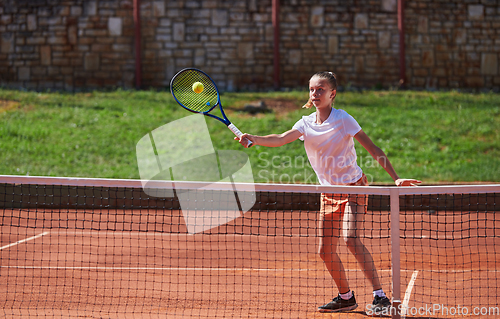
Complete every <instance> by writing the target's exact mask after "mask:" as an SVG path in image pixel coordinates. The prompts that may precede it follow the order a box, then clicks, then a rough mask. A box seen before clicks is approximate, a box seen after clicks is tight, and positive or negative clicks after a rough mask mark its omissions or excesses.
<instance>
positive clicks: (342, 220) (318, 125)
mask: <svg viewBox="0 0 500 319" xmlns="http://www.w3.org/2000/svg"><path fill="white" fill-rule="evenodd" d="M336 95H337V79H336V77H335V74H333V73H332V72H318V73H316V74H314V75H313V76H312V77H311V79H310V80H309V101H308V102H307V104H306V105H305V106H304V107H307V108H310V107H311V106H314V107H315V108H316V112H314V113H312V114H311V115H309V116H303V117H302V119H300V120H299V121H298V122H297V123H295V125H294V126H293V128H292V129H291V130H289V131H286V132H284V133H283V134H279V135H278V134H271V135H266V136H257V135H251V134H243V135H242V136H241V138H240V139H239V142H240V143H241V144H242V145H244V146H245V145H246V141H245V140H246V139H249V140H250V141H252V142H253V144H254V145H262V146H268V147H277V146H282V145H284V144H287V143H290V142H293V141H295V140H296V139H299V138H300V139H301V140H303V141H304V147H305V149H306V153H307V157H308V159H309V161H310V163H311V166H312V167H313V169H314V171H315V173H316V175H317V176H318V180H319V182H320V184H321V185H356V186H367V185H368V183H367V178H366V176H365V174H364V173H363V172H362V170H361V168H360V167H359V166H358V165H357V163H356V151H355V149H354V141H353V137H354V138H355V139H356V140H357V141H358V142H359V143H360V144H361V145H362V146H363V147H364V148H365V149H366V150H367V151H368V152H369V153H370V155H371V156H373V158H375V160H377V162H378V163H379V164H380V165H381V166H382V167H383V168H384V169H385V170H386V171H387V173H389V175H390V176H391V177H392V179H393V180H394V181H395V183H396V185H397V186H415V184H417V183H420V181H418V180H414V179H400V178H399V176H398V175H397V174H396V172H395V170H394V168H393V167H392V165H391V163H390V162H389V160H388V159H387V156H386V155H385V153H384V152H383V151H382V150H381V149H380V148H379V147H377V146H376V145H375V144H374V143H373V142H372V140H371V139H370V138H369V137H368V136H367V135H366V133H365V132H363V130H362V129H361V127H360V126H359V124H358V123H357V122H356V120H354V118H353V117H352V116H350V115H349V114H347V113H346V112H345V111H343V110H338V109H335V108H333V106H332V105H333V102H334V100H335V96H336ZM235 139H237V140H238V138H235ZM366 207H367V196H356V195H332V194H321V213H320V222H319V238H320V241H319V254H320V256H321V259H322V260H323V261H324V263H325V265H326V268H327V269H328V271H329V272H330V275H331V276H332V278H333V279H334V281H335V283H336V285H337V287H338V290H339V295H338V296H337V297H336V298H334V299H333V300H332V301H331V302H329V303H327V304H326V305H324V306H321V307H319V308H318V310H319V311H320V312H338V311H348V310H353V309H355V308H356V307H357V303H356V299H355V297H354V293H353V292H352V291H351V290H350V288H349V283H348V282H347V277H346V273H345V270H344V267H343V265H342V262H341V260H340V258H339V256H338V254H337V244H338V239H339V238H340V236H341V232H342V237H343V239H344V241H345V243H346V245H347V247H348V249H349V251H350V252H351V253H352V254H353V255H354V256H355V258H356V260H357V261H358V263H359V264H360V266H361V268H362V270H363V273H364V274H365V276H366V278H367V279H368V280H369V281H370V283H371V285H372V286H373V296H374V300H373V304H372V305H371V311H373V312H381V311H382V310H383V309H384V308H386V307H388V306H390V304H391V303H390V301H389V299H388V298H387V297H386V295H385V294H384V292H383V290H382V286H381V285H380V281H379V278H378V275H377V271H376V269H375V265H374V263H373V259H372V256H371V254H370V252H369V251H368V250H367V249H366V247H365V246H364V245H363V243H362V242H361V240H360V239H359V236H358V234H357V230H358V229H359V228H360V227H358V223H361V222H362V221H363V218H364V214H365V213H366Z"/></svg>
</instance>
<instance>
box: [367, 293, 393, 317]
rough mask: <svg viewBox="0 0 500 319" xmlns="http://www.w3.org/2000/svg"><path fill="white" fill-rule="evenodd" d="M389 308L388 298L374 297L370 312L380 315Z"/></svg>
mask: <svg viewBox="0 0 500 319" xmlns="http://www.w3.org/2000/svg"><path fill="white" fill-rule="evenodd" d="M390 306H391V301H390V300H389V298H387V297H379V296H375V298H374V299H373V303H372V309H371V310H372V311H373V312H374V313H381V312H383V311H384V310H385V309H386V308H388V307H390Z"/></svg>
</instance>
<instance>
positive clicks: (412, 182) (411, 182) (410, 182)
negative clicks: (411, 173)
mask: <svg viewBox="0 0 500 319" xmlns="http://www.w3.org/2000/svg"><path fill="white" fill-rule="evenodd" d="M420 183H422V182H421V181H419V180H416V179H411V178H400V179H397V180H396V185H397V186H418V185H417V184H420Z"/></svg>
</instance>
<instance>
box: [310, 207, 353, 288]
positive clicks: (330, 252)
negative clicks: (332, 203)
mask: <svg viewBox="0 0 500 319" xmlns="http://www.w3.org/2000/svg"><path fill="white" fill-rule="evenodd" d="M332 217H333V218H332ZM341 226H342V221H341V220H340V214H337V213H333V214H332V213H330V214H322V215H321V219H320V221H319V252H318V253H319V255H320V257H321V259H322V260H323V262H324V263H325V266H326V268H327V269H328V272H329V273H330V275H331V276H332V278H333V280H334V281H335V284H337V288H338V290H339V293H342V294H343V293H347V292H348V291H349V283H348V282H347V276H346V273H345V270H344V266H343V265H342V261H341V260H340V257H339V255H338V254H337V245H338V241H339V238H340V230H341Z"/></svg>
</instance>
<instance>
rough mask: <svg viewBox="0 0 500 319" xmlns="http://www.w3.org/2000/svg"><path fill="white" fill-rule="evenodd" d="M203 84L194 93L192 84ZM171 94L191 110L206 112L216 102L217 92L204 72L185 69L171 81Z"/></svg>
mask: <svg viewBox="0 0 500 319" xmlns="http://www.w3.org/2000/svg"><path fill="white" fill-rule="evenodd" d="M196 82H200V83H201V84H203V91H202V92H200V93H195V92H194V90H193V84H194V83H196ZM171 88H172V94H173V95H174V97H175V98H176V99H177V101H179V103H180V104H181V105H182V106H184V107H185V108H187V109H189V110H191V111H193V112H208V111H210V110H211V109H212V108H213V107H214V106H215V105H216V104H217V102H218V92H217V88H216V86H215V84H214V83H213V82H212V80H211V79H210V78H209V77H208V76H207V75H205V74H204V73H202V72H200V71H198V70H185V71H183V72H181V73H179V74H178V75H177V76H176V77H175V78H174V79H173V81H172V86H171Z"/></svg>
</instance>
